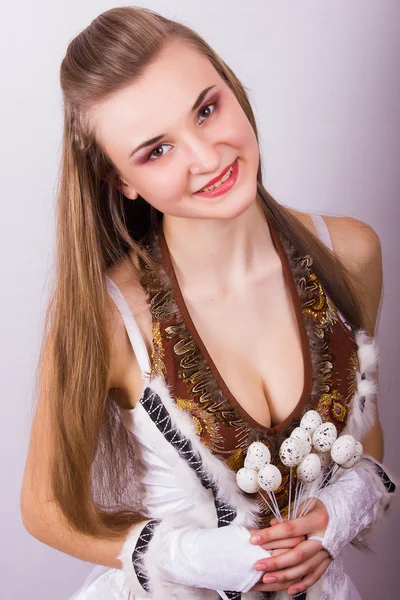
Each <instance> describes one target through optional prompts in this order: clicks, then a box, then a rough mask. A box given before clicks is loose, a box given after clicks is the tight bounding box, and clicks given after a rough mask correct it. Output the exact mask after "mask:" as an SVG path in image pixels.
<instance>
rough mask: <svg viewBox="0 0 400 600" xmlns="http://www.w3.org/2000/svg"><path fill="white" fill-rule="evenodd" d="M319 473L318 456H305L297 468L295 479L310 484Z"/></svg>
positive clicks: (319, 462) (319, 463)
mask: <svg viewBox="0 0 400 600" xmlns="http://www.w3.org/2000/svg"><path fill="white" fill-rule="evenodd" d="M320 473H321V461H320V459H319V456H318V454H307V456H305V457H304V458H303V460H302V461H301V463H300V464H299V466H298V467H297V477H298V478H299V479H300V481H302V482H303V483H312V482H313V481H315V480H316V479H317V478H318V477H319V475H320Z"/></svg>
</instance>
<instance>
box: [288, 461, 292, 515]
mask: <svg viewBox="0 0 400 600" xmlns="http://www.w3.org/2000/svg"><path fill="white" fill-rule="evenodd" d="M291 499H292V467H290V476H289V507H288V521H290V501H291Z"/></svg>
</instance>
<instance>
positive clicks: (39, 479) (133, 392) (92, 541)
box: [20, 298, 143, 568]
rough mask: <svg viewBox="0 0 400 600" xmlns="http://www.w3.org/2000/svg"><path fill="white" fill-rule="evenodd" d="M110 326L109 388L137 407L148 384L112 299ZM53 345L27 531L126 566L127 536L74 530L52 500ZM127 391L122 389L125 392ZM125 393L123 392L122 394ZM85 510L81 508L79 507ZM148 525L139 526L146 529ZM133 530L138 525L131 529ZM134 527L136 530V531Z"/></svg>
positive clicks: (26, 494)
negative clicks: (50, 388)
mask: <svg viewBox="0 0 400 600" xmlns="http://www.w3.org/2000/svg"><path fill="white" fill-rule="evenodd" d="M106 326H107V330H108V336H109V340H110V349H111V352H110V365H109V386H110V387H114V386H115V389H113V392H115V394H113V397H114V399H115V400H116V401H117V402H121V404H125V405H126V406H127V407H128V408H129V407H132V406H133V405H134V402H135V399H137V398H138V397H139V395H140V389H141V387H142V385H143V382H142V379H141V375H140V369H139V366H138V364H137V360H136V358H135V356H134V354H133V352H132V349H131V347H130V345H129V341H128V339H127V336H126V332H125V327H124V323H123V321H122V318H121V316H120V313H119V312H118V311H117V310H116V308H115V305H114V303H113V302H112V300H111V298H110V299H109V302H108V312H107V315H106ZM48 347H49V344H48V343H45V345H44V349H43V355H42V362H41V370H40V382H39V393H38V401H37V406H36V411H35V415H34V419H33V423H32V428H31V434H30V440H29V447H28V453H27V458H26V463H25V470H24V476H23V482H22V488H21V494H20V509H21V518H22V522H23V525H24V527H25V529H26V530H27V531H28V533H30V534H31V535H32V536H33V537H35V538H36V539H38V540H40V541H41V542H43V543H44V544H47V545H48V546H52V547H53V548H56V549H57V550H60V551H61V552H65V553H66V554H70V555H71V556H74V557H76V558H80V559H81V560H84V561H88V562H92V563H94V564H99V565H104V566H108V567H114V568H121V567H122V563H121V561H120V560H118V558H117V557H118V555H119V553H120V551H121V549H122V546H123V542H124V541H125V538H126V536H127V535H128V532H129V529H128V530H127V531H126V533H125V534H124V533H121V535H119V536H116V537H115V538H114V539H113V540H110V539H101V538H98V537H94V536H91V535H86V534H82V533H79V532H78V531H76V530H73V529H72V528H71V527H70V526H69V525H68V523H67V521H66V519H65V518H64V516H63V514H62V513H61V511H60V510H59V509H58V507H57V504H56V502H55V501H54V499H53V497H52V491H51V485H50V470H51V458H52V455H53V448H54V439H53V436H52V428H51V425H50V402H51V399H49V398H48V397H47V396H48V394H46V393H45V385H46V383H45V382H46V380H47V378H48V377H51V374H50V373H48V372H47V371H48V368H47V365H48V364H49V363H48V360H47V354H48ZM127 373H129V377H130V381H129V386H126V389H129V394H128V393H127V392H126V391H125V382H123V381H122V377H123V375H126V374H127ZM120 388H121V389H120ZM118 392H119V394H118ZM76 510H79V507H78V506H77V507H76ZM142 527H143V523H141V524H140V525H139V528H140V529H141V528H142ZM131 528H132V526H131ZM131 528H130V529H131Z"/></svg>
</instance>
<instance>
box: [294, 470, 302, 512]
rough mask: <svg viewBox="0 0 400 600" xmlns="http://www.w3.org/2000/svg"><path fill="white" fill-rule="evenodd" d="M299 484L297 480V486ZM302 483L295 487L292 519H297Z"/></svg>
mask: <svg viewBox="0 0 400 600" xmlns="http://www.w3.org/2000/svg"><path fill="white" fill-rule="evenodd" d="M298 483H299V480H297V484H298ZM303 487H304V486H303V482H302V481H301V482H300V485H299V486H297V485H296V501H295V507H294V517H293V518H294V519H295V518H296V517H297V511H298V509H299V504H300V500H301V496H302V494H303Z"/></svg>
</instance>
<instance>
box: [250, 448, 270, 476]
mask: <svg viewBox="0 0 400 600" xmlns="http://www.w3.org/2000/svg"><path fill="white" fill-rule="evenodd" d="M269 462H271V453H270V451H269V449H268V448H267V446H266V445H265V444H263V443H262V442H253V443H252V444H250V446H249V447H248V449H247V454H246V458H245V459H244V466H245V467H247V468H248V469H256V470H257V471H258V470H259V469H261V467H263V466H264V465H266V464H267V463H269Z"/></svg>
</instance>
